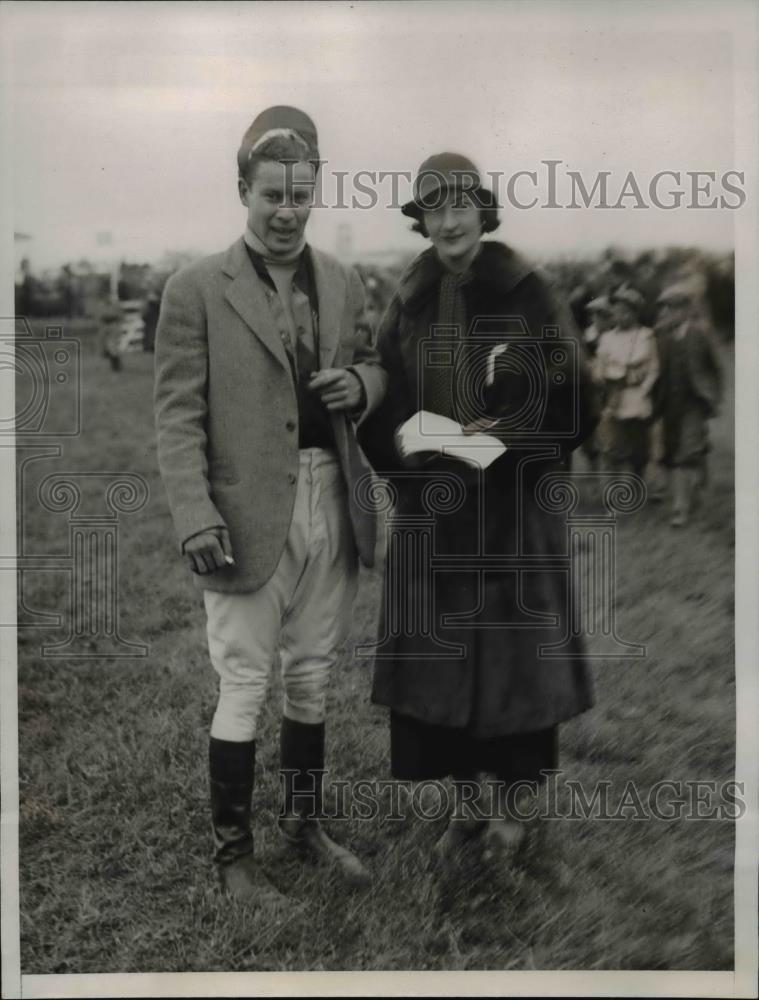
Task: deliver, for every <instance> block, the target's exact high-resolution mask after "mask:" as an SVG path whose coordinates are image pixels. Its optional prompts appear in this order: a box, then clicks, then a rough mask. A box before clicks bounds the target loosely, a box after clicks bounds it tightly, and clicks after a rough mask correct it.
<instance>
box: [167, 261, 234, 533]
mask: <svg viewBox="0 0 759 1000" xmlns="http://www.w3.org/2000/svg"><path fill="white" fill-rule="evenodd" d="M207 386H208V335H207V325H206V317H205V310H204V308H203V303H202V298H201V295H200V291H199V289H198V287H197V283H196V282H195V281H194V280H193V278H192V276H191V275H188V274H186V273H182V272H180V273H178V274H176V275H173V276H172V277H171V278H170V279H169V281H168V282H167V283H166V288H165V290H164V295H163V300H162V303H161V311H160V315H159V318H158V325H157V327H156V341H155V390H154V403H155V424H156V438H157V445H158V465H159V469H160V472H161V477H162V479H163V482H164V486H165V487H166V492H167V495H168V499H169V507H170V509H171V514H172V518H173V520H174V528H175V531H176V534H177V537H178V540H179V543H180V551H181V550H182V549H183V547H184V543H185V541H186V540H187V539H188V538H190V537H191V536H192V535H196V534H198V533H199V532H200V531H203V530H205V529H207V528H211V527H217V526H224V518H223V517H222V516H221V515H220V514H219V511H218V510H217V508H216V505H215V504H214V503H213V501H212V499H211V495H210V494H211V491H210V485H209V482H208V458H207V451H206V449H207V437H206V421H207V415H208V400H207Z"/></svg>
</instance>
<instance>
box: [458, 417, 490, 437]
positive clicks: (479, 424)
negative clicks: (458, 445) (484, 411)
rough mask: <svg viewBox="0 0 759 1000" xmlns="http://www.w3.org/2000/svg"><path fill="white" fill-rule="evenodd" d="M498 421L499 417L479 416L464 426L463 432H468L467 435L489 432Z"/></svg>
mask: <svg viewBox="0 0 759 1000" xmlns="http://www.w3.org/2000/svg"><path fill="white" fill-rule="evenodd" d="M497 423H498V417H477V419H476V420H473V421H472V422H471V423H470V424H467V425H466V426H465V427H462V428H461V433H462V434H466V435H467V437H469V436H470V435H472V434H482V433H485V434H487V432H488V431H489V430H492V428H493V427H495V425H496V424H497Z"/></svg>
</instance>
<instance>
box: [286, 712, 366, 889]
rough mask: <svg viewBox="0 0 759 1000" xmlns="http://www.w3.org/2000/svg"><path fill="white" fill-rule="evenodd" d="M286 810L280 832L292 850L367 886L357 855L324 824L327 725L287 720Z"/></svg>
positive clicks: (356, 883)
mask: <svg viewBox="0 0 759 1000" xmlns="http://www.w3.org/2000/svg"><path fill="white" fill-rule="evenodd" d="M280 767H281V776H282V786H283V808H282V815H281V816H280V819H279V828H280V830H281V831H282V834H283V836H284V837H285V839H286V840H287V842H288V843H289V844H291V845H292V846H293V847H295V848H298V849H299V850H301V851H303V853H305V854H307V855H309V856H310V857H312V858H314V859H315V860H318V861H324V862H327V863H329V864H331V865H333V866H335V867H336V868H337V869H338V870H339V872H340V873H341V875H343V877H344V878H345V879H346V881H348V882H350V883H352V884H354V885H366V884H368V883H369V882H370V881H371V878H370V875H369V872H368V871H367V869H366V868H364V866H363V865H362V864H361V862H360V861H359V860H358V858H357V857H356V856H355V854H352V853H351V852H350V851H349V850H348V849H347V848H345V847H341V846H340V844H337V843H335V841H334V840H332V838H331V837H329V836H328V835H327V833H326V832H325V830H324V828H323V826H322V824H321V818H322V815H323V802H322V791H323V789H322V785H323V774H324V723H323V722H321V723H316V724H308V723H305V722H295V721H294V720H293V719H288V718H287V717H284V718H283V719H282V729H281V733H280Z"/></svg>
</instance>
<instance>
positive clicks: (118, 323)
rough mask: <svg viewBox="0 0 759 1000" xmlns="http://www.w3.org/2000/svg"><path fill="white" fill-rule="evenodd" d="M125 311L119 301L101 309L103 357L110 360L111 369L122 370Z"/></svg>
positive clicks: (100, 323)
mask: <svg viewBox="0 0 759 1000" xmlns="http://www.w3.org/2000/svg"><path fill="white" fill-rule="evenodd" d="M123 321H124V313H123V311H122V309H121V307H120V306H119V304H118V303H117V302H109V303H107V304H106V305H105V306H104V307H103V308H102V309H101V311H100V316H99V325H100V344H101V350H102V353H103V357H104V358H106V360H107V361H109V362H110V365H111V371H114V372H120V371H121V369H122V362H121V334H122V323H123Z"/></svg>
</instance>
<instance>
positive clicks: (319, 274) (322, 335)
mask: <svg viewBox="0 0 759 1000" xmlns="http://www.w3.org/2000/svg"><path fill="white" fill-rule="evenodd" d="M311 260H312V261H313V265H314V280H315V281H316V295H317V298H318V300H319V364H320V366H321V367H322V368H329V367H330V365H331V364H332V362H333V361H334V358H335V354H336V353H337V346H338V344H339V343H340V320H341V319H342V311H343V307H344V305H345V295H346V288H345V277H344V275H343V271H342V268H341V267H340V266H339V265H338V264H337V262H336V261H333V260H331V259H330V258H329V257H327V256H326V254H323V253H321V252H320V251H319V250H314V249H312V250H311Z"/></svg>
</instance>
